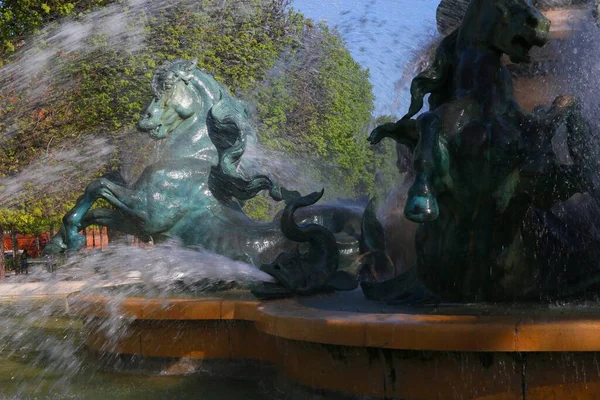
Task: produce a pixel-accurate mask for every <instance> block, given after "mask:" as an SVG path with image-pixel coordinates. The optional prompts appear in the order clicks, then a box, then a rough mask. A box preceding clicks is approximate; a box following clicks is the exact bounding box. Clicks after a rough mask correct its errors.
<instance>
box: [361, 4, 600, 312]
mask: <svg viewBox="0 0 600 400" xmlns="http://www.w3.org/2000/svg"><path fill="white" fill-rule="evenodd" d="M549 27H550V22H549V20H548V19H547V18H546V17H545V16H544V15H543V14H542V13H541V12H540V11H539V10H537V9H536V8H535V7H534V6H533V5H532V3H531V1H530V0H472V1H471V3H470V4H469V7H468V9H467V11H466V14H465V16H464V19H463V21H462V24H461V25H460V27H459V28H458V29H456V30H455V31H454V32H452V33H451V34H450V35H448V36H447V37H446V38H444V39H443V40H442V42H441V43H440V45H439V47H438V48H437V52H436V54H435V60H434V61H433V63H432V65H431V66H430V67H429V68H427V69H426V70H425V71H423V72H422V73H420V74H419V75H418V76H417V77H416V78H414V80H413V81H412V86H411V97H412V99H411V104H410V109H409V111H408V113H407V114H406V115H405V116H404V117H403V118H402V119H401V120H400V121H398V122H397V123H395V124H394V123H392V124H386V125H383V126H380V127H378V128H376V129H375V130H374V131H373V132H372V133H371V135H370V137H369V140H370V141H371V142H372V143H377V142H379V141H380V140H381V139H382V138H384V137H390V138H393V139H395V140H396V141H397V142H399V143H401V144H404V145H406V146H408V147H409V148H410V149H412V150H413V151H414V169H415V174H416V176H415V180H414V183H413V184H412V186H411V187H410V189H409V191H408V197H407V201H406V206H405V209H404V213H405V216H406V217H407V218H408V219H409V220H412V221H414V222H416V223H419V224H420V226H419V229H418V231H417V236H416V248H417V255H418V257H417V258H418V261H417V268H416V271H412V272H411V273H410V274H408V275H404V276H400V277H397V278H395V279H394V280H392V281H388V282H383V283H379V284H366V285H365V287H364V288H365V292H366V294H367V295H368V297H372V298H380V299H388V300H389V299H396V300H397V301H400V302H402V301H405V300H406V301H410V302H414V301H423V300H427V297H431V298H441V299H442V300H447V301H503V300H515V299H526V298H539V297H540V296H547V297H549V298H561V297H565V296H569V295H574V294H576V293H574V292H573V291H568V290H566V286H569V283H568V282H566V281H565V282H562V283H559V282H558V281H560V279H558V280H557V281H556V282H552V280H551V279H546V278H547V277H548V276H549V275H550V273H549V271H548V268H549V267H548V264H544V262H540V260H539V255H540V253H539V243H537V242H539V241H540V236H539V235H537V234H535V232H534V231H535V229H533V228H531V225H532V221H533V220H535V219H536V216H538V217H539V215H546V214H545V213H546V212H547V210H549V209H550V207H552V206H553V205H554V204H556V203H558V202H561V201H565V200H567V199H568V198H569V197H571V196H572V195H573V194H575V193H578V192H592V194H594V188H595V187H598V186H597V185H596V182H595V180H596V179H597V178H596V177H595V176H596V174H595V173H594V171H591V170H590V167H589V166H588V164H587V163H586V159H588V158H589V157H590V154H589V153H590V148H589V146H586V144H585V137H586V135H588V134H589V126H588V124H587V123H586V122H585V120H584V119H583V116H582V114H581V107H580V105H579V103H578V100H577V99H575V98H573V97H567V96H563V97H559V98H557V99H556V100H555V101H554V103H553V104H552V106H551V107H548V108H539V109H537V110H536V111H535V112H534V113H527V112H525V111H523V110H522V109H521V108H520V107H519V105H518V104H517V103H516V101H515V100H514V97H513V88H512V80H511V77H510V75H509V72H508V70H507V68H506V66H505V65H504V62H503V61H502V55H503V54H506V55H508V56H509V57H510V59H511V60H512V61H513V62H515V63H521V62H528V61H529V59H530V56H529V51H530V49H531V48H532V47H533V46H543V45H544V44H545V43H546V41H547V35H548V31H549ZM426 94H430V97H429V109H430V110H429V111H427V112H425V113H423V114H421V115H419V116H418V118H416V119H412V118H413V117H414V116H415V115H417V113H418V112H419V111H420V110H421V109H422V107H423V99H424V97H425V95H426ZM562 126H566V130H567V143H568V147H569V152H570V156H571V159H572V160H573V163H572V164H569V165H566V164H561V163H560V162H558V161H557V156H556V154H555V153H554V151H553V146H552V143H551V141H552V139H553V137H554V135H555V133H556V132H557V131H558V129H559V128H560V127H562ZM537 219H538V220H539V221H541V222H540V223H542V224H545V225H544V226H543V229H553V228H555V226H552V224H553V222H552V221H550V220H549V219H548V218H545V217H543V218H537ZM542 220H543V221H542ZM584 270H585V269H581V270H580V272H581V274H580V276H579V278H580V279H579V284H580V285H579V290H580V291H579V293H581V291H582V290H584V289H585V288H586V287H587V288H589V287H590V285H593V284H594V283H595V282H596V280H597V279H595V278H594V279H591V278H592V277H590V276H588V277H586V276H585V272H583V271H584ZM415 272H416V273H415ZM544 277H546V278H544ZM561 284H562V285H564V286H561Z"/></svg>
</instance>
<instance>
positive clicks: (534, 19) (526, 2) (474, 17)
mask: <svg viewBox="0 0 600 400" xmlns="http://www.w3.org/2000/svg"><path fill="white" fill-rule="evenodd" d="M473 29H475V32H473V31H472V30H473ZM549 29H550V21H549V20H548V18H546V17H545V16H544V15H543V14H542V13H541V11H540V10H538V9H537V8H536V7H535V6H534V5H533V4H532V2H531V0H472V1H471V4H470V5H469V7H468V9H467V13H466V15H465V18H464V19H463V23H462V25H461V28H460V34H459V35H460V36H462V37H463V39H464V36H471V35H472V36H473V37H471V38H469V40H475V41H477V42H478V43H487V44H488V45H489V46H491V47H492V48H494V49H496V50H499V51H500V52H502V53H504V54H506V55H508V56H509V57H510V59H511V61H513V62H516V63H518V62H529V60H530V56H529V51H530V50H531V48H532V47H533V46H539V47H541V46H543V45H544V44H546V42H547V40H548V31H549ZM465 34H466V35H465Z"/></svg>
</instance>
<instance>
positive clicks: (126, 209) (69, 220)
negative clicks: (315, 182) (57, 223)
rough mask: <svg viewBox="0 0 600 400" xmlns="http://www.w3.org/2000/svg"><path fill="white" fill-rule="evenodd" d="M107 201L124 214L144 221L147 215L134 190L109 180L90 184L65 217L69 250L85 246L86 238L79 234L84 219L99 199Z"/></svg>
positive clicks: (97, 180)
mask: <svg viewBox="0 0 600 400" xmlns="http://www.w3.org/2000/svg"><path fill="white" fill-rule="evenodd" d="M99 198H104V199H106V200H107V201H108V202H109V203H110V204H111V205H113V206H115V207H117V208H118V209H119V210H121V212H123V214H127V215H130V216H134V217H137V218H138V219H139V220H144V219H145V217H146V215H145V212H144V211H142V210H143V209H145V207H140V206H142V203H143V198H142V197H141V196H140V194H139V193H138V192H136V191H134V190H131V189H127V188H125V187H123V186H119V185H117V184H115V183H113V182H111V181H109V180H108V179H105V178H100V179H96V180H95V181H93V182H92V183H90V184H89V185H88V186H87V187H86V189H85V192H84V194H83V196H81V197H80V198H79V199H78V200H77V204H76V205H75V207H73V208H72V209H71V211H69V212H68V213H67V214H66V215H65V216H64V217H63V225H64V229H65V232H64V238H65V240H64V241H65V245H66V247H67V249H68V250H78V249H80V248H82V247H83V246H84V245H85V237H84V236H83V235H80V234H79V233H78V232H79V231H80V230H81V229H83V219H84V217H85V215H86V214H87V213H88V211H89V210H90V208H91V206H92V204H94V202H95V201H96V200H97V199H99Z"/></svg>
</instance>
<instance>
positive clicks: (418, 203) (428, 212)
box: [404, 194, 440, 223]
mask: <svg viewBox="0 0 600 400" xmlns="http://www.w3.org/2000/svg"><path fill="white" fill-rule="evenodd" d="M439 214H440V210H439V207H438V203H437V199H436V198H435V197H434V196H432V195H422V196H411V195H410V194H409V196H408V200H407V201H406V207H404V215H405V216H406V218H408V219H409V220H411V221H413V222H417V223H423V222H429V221H433V220H434V219H436V218H437V217H438V215H439Z"/></svg>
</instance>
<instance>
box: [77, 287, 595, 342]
mask: <svg viewBox="0 0 600 400" xmlns="http://www.w3.org/2000/svg"><path fill="white" fill-rule="evenodd" d="M67 304H68V310H69V312H70V313H71V314H72V315H74V316H77V317H92V318H100V319H102V318H108V317H110V315H111V312H112V313H114V312H118V313H122V314H123V315H124V316H126V317H128V318H131V319H132V320H140V321H153V322H154V323H157V322H160V321H162V322H164V323H169V322H173V321H177V322H178V323H182V322H199V321H229V322H231V321H236V322H240V323H241V322H245V323H253V324H254V326H255V328H256V329H257V330H258V331H260V332H262V333H266V334H268V335H271V336H275V337H278V338H282V339H289V340H295V341H301V342H310V343H319V344H328V345H338V346H352V347H369V348H384V349H395V350H423V351H457V352H582V351H600V334H599V333H600V315H599V316H598V317H594V316H589V315H586V316H573V315H562V316H557V315H552V316H549V315H543V314H542V315H539V313H538V314H536V315H532V316H527V314H525V316H523V314H522V315H444V314H435V313H434V314H419V313H412V314H406V313H386V314H383V313H365V312H351V311H337V310H327V309H317V308H312V307H309V306H306V305H304V304H302V303H301V302H300V301H299V300H298V299H286V300H271V301H258V300H248V299H222V298H217V297H215V298H200V299H198V298H196V299H181V298H140V297H127V298H124V299H123V300H122V301H121V302H120V303H119V304H118V305H115V304H114V298H112V297H109V296H104V295H79V294H75V295H71V296H69V298H68V300H67ZM108 310H110V311H108ZM112 315H114V314H112Z"/></svg>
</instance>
